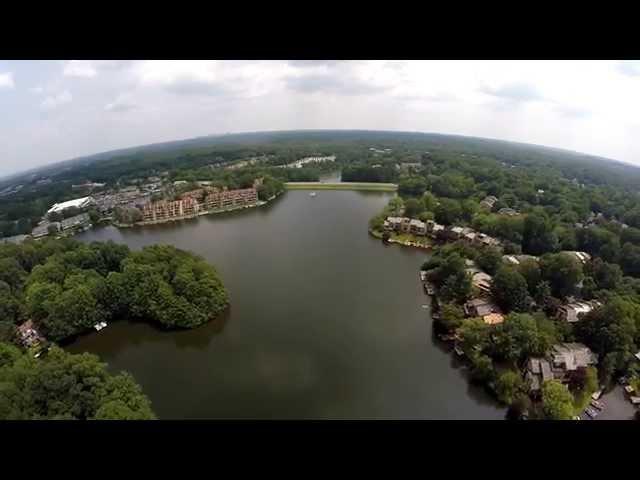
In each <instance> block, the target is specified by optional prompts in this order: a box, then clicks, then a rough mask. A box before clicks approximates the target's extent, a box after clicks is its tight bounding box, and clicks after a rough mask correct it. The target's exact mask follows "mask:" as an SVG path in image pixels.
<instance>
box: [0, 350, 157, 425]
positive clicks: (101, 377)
mask: <svg viewBox="0 0 640 480" xmlns="http://www.w3.org/2000/svg"><path fill="white" fill-rule="evenodd" d="M0 385H2V388H0V419H2V420H39V419H79V420H85V419H91V418H101V419H111V418H113V419H122V418H131V419H139V420H146V419H153V418H155V416H154V414H153V412H152V410H151V407H150V402H149V399H148V398H147V397H145V395H144V394H143V393H142V390H141V389H140V387H139V386H138V385H137V384H136V383H135V381H134V380H133V378H132V377H131V376H130V375H128V374H119V375H111V374H110V373H109V372H108V371H107V368H106V364H104V363H101V362H100V361H99V359H98V357H96V356H95V355H91V354H88V353H83V354H80V355H73V354H70V353H67V352H65V351H64V350H62V349H60V348H58V347H56V346H53V347H52V348H51V349H50V350H49V351H48V352H47V354H46V355H43V356H42V357H41V358H39V359H35V358H33V357H32V356H31V355H30V354H27V353H24V354H23V353H20V351H19V350H18V349H16V348H15V347H12V346H9V345H6V344H0Z"/></svg>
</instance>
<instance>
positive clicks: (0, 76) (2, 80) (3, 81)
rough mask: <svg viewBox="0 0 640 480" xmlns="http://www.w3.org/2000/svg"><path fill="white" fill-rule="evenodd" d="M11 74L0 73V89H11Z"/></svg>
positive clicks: (12, 84) (12, 85)
mask: <svg viewBox="0 0 640 480" xmlns="http://www.w3.org/2000/svg"><path fill="white" fill-rule="evenodd" d="M14 86H15V84H14V83H13V73H11V72H7V73H0V88H13V87H14Z"/></svg>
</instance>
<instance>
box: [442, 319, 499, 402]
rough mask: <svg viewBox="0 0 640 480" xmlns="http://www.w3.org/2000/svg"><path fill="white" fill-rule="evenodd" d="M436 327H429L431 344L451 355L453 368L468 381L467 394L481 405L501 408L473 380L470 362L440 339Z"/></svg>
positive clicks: (450, 362)
mask: <svg viewBox="0 0 640 480" xmlns="http://www.w3.org/2000/svg"><path fill="white" fill-rule="evenodd" d="M435 330H436V329H435V328H431V329H429V332H430V335H429V337H430V338H429V339H430V340H431V345H432V346H434V347H436V348H437V349H438V350H440V351H441V352H443V353H446V354H447V355H449V365H450V366H451V368H452V370H454V371H456V372H457V373H458V374H459V375H460V376H461V377H462V378H463V379H464V381H465V382H466V383H467V394H468V395H469V397H471V398H472V399H473V400H474V401H475V402H477V403H478V404H479V405H483V406H491V407H496V408H501V407H500V405H499V404H498V402H497V401H496V400H495V399H494V398H493V397H492V396H491V395H490V394H489V393H488V392H487V391H486V390H485V388H484V387H483V386H482V385H479V384H477V383H474V382H472V381H471V373H470V371H469V368H468V363H467V362H466V361H465V360H464V359H462V358H460V357H458V355H456V354H455V352H454V351H453V346H452V345H451V344H450V343H447V342H445V341H443V340H440V339H439V338H438V336H437V333H436V331H435Z"/></svg>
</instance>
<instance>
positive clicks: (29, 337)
mask: <svg viewBox="0 0 640 480" xmlns="http://www.w3.org/2000/svg"><path fill="white" fill-rule="evenodd" d="M17 331H18V338H19V339H20V341H21V342H22V344H23V345H24V346H25V347H34V346H37V345H38V344H40V343H42V342H43V341H44V340H45V338H44V337H43V336H42V335H41V334H40V333H39V332H38V330H37V329H36V326H35V325H34V323H33V321H32V320H27V321H26V322H24V323H23V324H22V325H20V326H18V328H17Z"/></svg>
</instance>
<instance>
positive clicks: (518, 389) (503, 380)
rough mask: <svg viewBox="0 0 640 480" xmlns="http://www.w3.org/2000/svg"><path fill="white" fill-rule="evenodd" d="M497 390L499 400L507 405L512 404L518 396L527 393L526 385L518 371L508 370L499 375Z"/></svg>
mask: <svg viewBox="0 0 640 480" xmlns="http://www.w3.org/2000/svg"><path fill="white" fill-rule="evenodd" d="M495 391H496V395H497V397H498V400H500V401H501V402H502V403H504V404H506V405H510V404H512V403H513V402H514V401H515V400H516V398H518V396H520V395H521V394H524V393H526V385H525V383H524V380H523V379H522V376H521V375H520V374H519V373H518V372H516V371H514V370H506V371H505V372H503V373H501V374H500V375H498V378H497V379H496V385H495Z"/></svg>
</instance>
